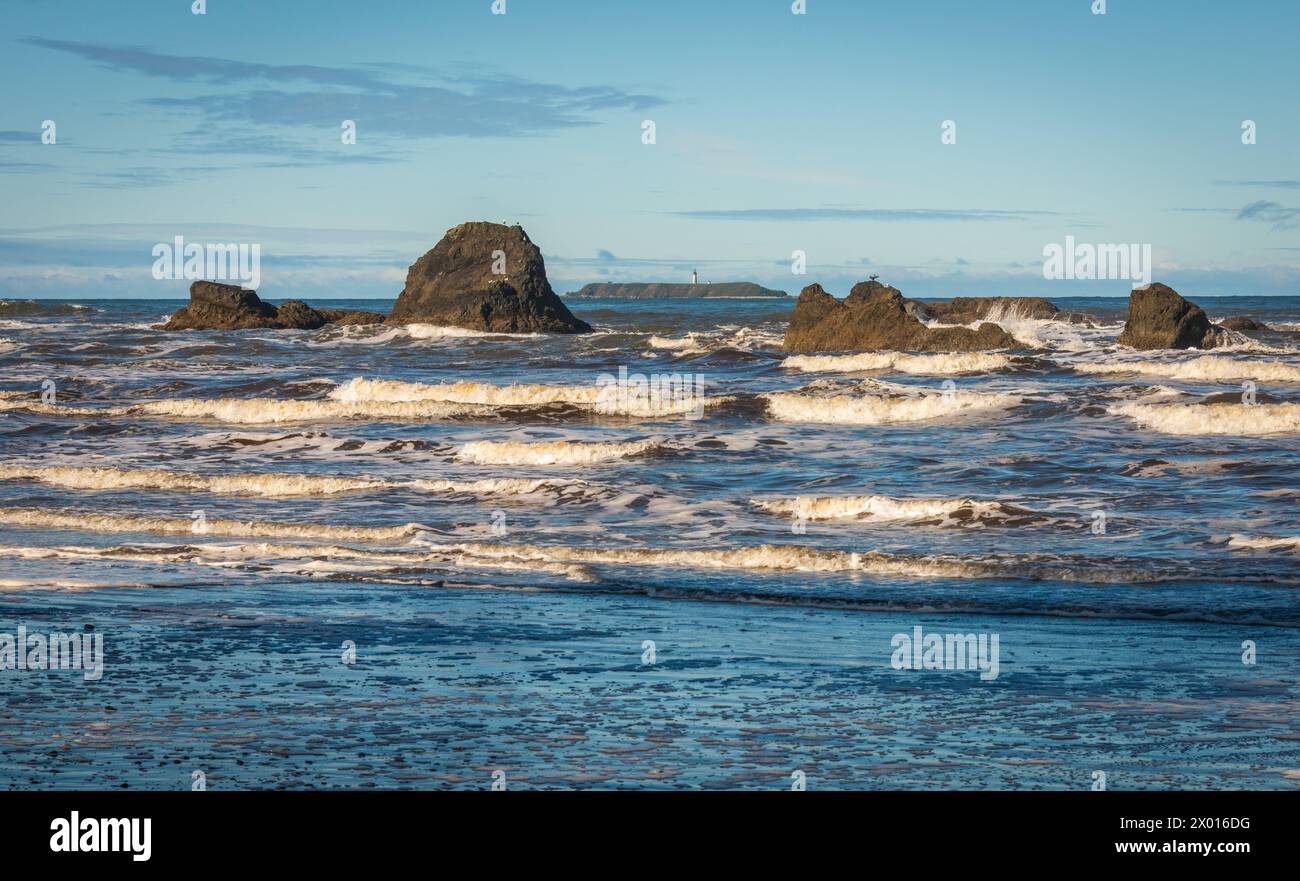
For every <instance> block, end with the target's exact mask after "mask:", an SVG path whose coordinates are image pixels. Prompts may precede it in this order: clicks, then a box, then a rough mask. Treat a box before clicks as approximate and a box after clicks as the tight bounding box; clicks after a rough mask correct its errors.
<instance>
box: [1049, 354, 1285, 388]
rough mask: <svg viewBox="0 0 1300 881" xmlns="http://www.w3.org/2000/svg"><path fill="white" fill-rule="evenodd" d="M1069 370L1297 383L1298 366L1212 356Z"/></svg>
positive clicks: (1081, 365) (1077, 366) (1075, 366)
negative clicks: (1187, 359)
mask: <svg viewBox="0 0 1300 881" xmlns="http://www.w3.org/2000/svg"><path fill="white" fill-rule="evenodd" d="M1069 366H1070V367H1072V368H1073V369H1074V370H1076V371H1078V372H1079V373H1090V374H1094V375H1100V376H1109V375H1114V374H1136V375H1140V376H1163V377H1168V378H1170V379H1183V380H1207V381H1214V380H1239V379H1253V380H1256V381H1259V382H1300V365H1296V364H1285V363H1281V362H1278V361H1241V360H1237V359H1235V358H1224V357H1220V356H1216V355H1205V356H1202V357H1199V358H1193V359H1191V360H1190V361H1117V362H1110V363H1105V364H1088V363H1075V364H1071V365H1069Z"/></svg>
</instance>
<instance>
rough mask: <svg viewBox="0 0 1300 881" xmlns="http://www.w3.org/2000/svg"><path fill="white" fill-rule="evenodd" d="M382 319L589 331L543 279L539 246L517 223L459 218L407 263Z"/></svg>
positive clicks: (476, 327)
mask: <svg viewBox="0 0 1300 881" xmlns="http://www.w3.org/2000/svg"><path fill="white" fill-rule="evenodd" d="M388 323H389V324H437V325H443V326H451V327H464V328H469V329H470V330H482V331H491V332H493V333H538V332H543V333H589V332H590V331H591V326H590V325H589V324H587V322H585V321H581V320H579V319H577V318H574V317H573V313H571V312H570V311H569V309H568V307H567V306H565V305H564V303H563V302H561V301H560V298H559V297H558V296H556V294H555V291H553V290H551V285H550V282H548V281H547V280H546V265H545V264H544V263H543V262H542V252H541V251H540V250H538V248H537V246H536V245H534V244H533V243H532V241H531V240H530V239H529V238H528V233H526V232H524V230H523V228H522V227H519V226H503V225H502V224H499V223H462V224H461V225H460V226H455V227H452V228H451V229H449V230H447V234H446V235H445V236H443V237H442V241H440V242H438V244H437V245H436V246H435V247H434V249H433V250H432V251H430V252H429V253H427V254H425V255H424V256H423V257H421V258H420V259H419V260H417V261H415V262H414V263H413V264H411V268H410V269H409V270H407V272H406V287H405V288H404V289H403V290H402V293H401V296H399V297H398V298H397V305H395V306H394V307H393V311H392V312H391V313H390V314H389V316H388Z"/></svg>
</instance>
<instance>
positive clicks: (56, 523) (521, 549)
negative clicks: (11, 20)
mask: <svg viewBox="0 0 1300 881" xmlns="http://www.w3.org/2000/svg"><path fill="white" fill-rule="evenodd" d="M0 523H2V524H5V525H8V526H20V527H35V528H42V529H60V530H69V531H82V532H86V531H90V532H106V533H136V532H158V533H164V534H191V535H193V534H195V527H194V522H193V521H191V520H182V519H179V518H166V517H139V516H129V515H120V514H92V513H82V512H52V511H42V510H36V509H31V508H0ZM199 534H200V535H222V536H253V537H260V538H274V539H301V540H320V541H330V542H338V541H360V542H373V543H381V544H382V543H390V544H391V543H395V542H400V543H403V544H404V545H405V549H404V550H402V551H400V552H388V551H366V550H358V549H353V548H346V547H318V546H311V547H297V548H276V547H270V546H267V545H257V546H252V548H251V552H252V553H253V554H254V555H257V556H263V557H264V556H274V555H276V554H286V553H291V554H297V555H299V556H308V557H330V558H342V559H353V560H357V561H361V562H365V563H367V564H368V565H367V567H366V569H367V571H369V572H371V573H372V574H374V575H376V576H382V575H383V574H384V573H385V572H390V571H391V570H392V569H393V567H394V566H395V565H397V564H420V563H428V562H431V561H433V560H442V561H447V560H450V561H452V562H453V563H457V564H464V565H469V566H472V565H475V564H478V563H483V562H497V563H505V564H510V565H516V566H519V567H520V568H529V567H537V566H578V567H586V566H628V567H646V568H651V569H658V568H663V567H672V568H685V569H695V570H706V571H747V572H803V573H824V574H835V573H860V574H864V575H878V576H885V577H897V578H939V579H942V578H994V577H1002V578H1018V579H1030V580H1043V579H1050V580H1062V581H1080V582H1088V583H1118V584H1124V583H1132V582H1145V581H1156V580H1164V579H1167V578H1171V577H1177V574H1178V573H1174V572H1161V571H1158V570H1156V569H1143V568H1138V567H1131V566H1103V565H1098V564H1097V563H1096V562H1094V561H1090V560H1086V559H1081V560H1069V559H1065V560H1062V559H1057V558H1043V557H1037V556H1033V555H1019V556H1011V557H1006V558H996V557H982V558H979V559H973V558H960V557H939V556H925V555H920V554H895V553H886V552H881V551H863V552H850V551H840V550H822V549H817V548H810V547H805V546H801V545H772V544H762V545H754V546H748V547H733V548H708V549H673V548H646V547H640V548H638V547H578V546H568V545H529V544H494V543H486V542H457V543H452V542H440V541H433V540H432V532H431V530H429V529H428V528H427V527H424V526H421V525H420V524H417V523H407V524H404V525H401V526H392V527H374V526H333V525H325V524H307V523H302V524H289V523H267V522H261V521H249V522H240V521H234V520H222V519H214V520H208V521H206V525H205V530H204V532H202V533H199ZM208 547H211V546H208ZM218 547H219V546H218ZM414 548H423V549H425V554H428V555H433V556H431V557H430V556H425V555H422V554H421V553H418V552H416V551H415V550H413V549H414ZM206 549H207V548H199V549H196V548H193V547H188V546H183V547H180V548H172V549H167V550H168V551H169V552H170V553H172V554H173V557H172V559H187V558H189V557H192V556H193V555H194V554H196V553H200V552H202V551H203V550H206ZM69 550H71V551H73V552H76V553H82V554H89V555H96V554H98V555H103V554H111V553H115V552H116V553H123V554H127V555H128V558H130V559H138V558H139V556H140V554H139V551H136V550H131V549H121V548H117V549H114V548H79V549H66V548H22V547H7V548H0V555H3V554H10V555H23V556H40V555H42V554H58V553H63V552H68V551H69ZM1183 574H1184V575H1185V574H1186V573H1183ZM381 580H382V579H381Z"/></svg>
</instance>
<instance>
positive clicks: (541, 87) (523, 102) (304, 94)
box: [24, 37, 666, 138]
mask: <svg viewBox="0 0 1300 881" xmlns="http://www.w3.org/2000/svg"><path fill="white" fill-rule="evenodd" d="M24 42H26V43H28V44H29V45H33V46H39V47H42V48H45V49H50V50H53V51H57V52H64V53H68V54H72V55H76V56H78V57H80V58H83V59H85V60H87V61H90V62H93V63H94V64H97V65H99V66H102V67H105V68H108V69H111V70H116V71H122V72H129V73H135V74H140V75H144V76H149V77H155V78H159V79H164V80H168V81H171V82H176V83H204V84H211V85H224V86H230V85H235V84H240V85H241V86H244V85H247V86H252V87H251V88H243V89H229V90H226V91H221V92H213V93H209V94H206V95H197V96H195V95H187V96H185V97H172V96H160V97H156V98H152V99H148V100H147V101H146V103H148V104H151V105H153V106H155V107H160V108H165V109H167V110H169V111H171V110H179V111H193V112H197V113H199V114H201V115H202V116H204V117H205V119H206V120H208V121H220V122H223V123H229V122H231V121H235V122H242V123H246V124H249V125H255V126H267V125H278V126H312V127H319V126H322V125H331V126H337V125H338V124H339V120H342V119H354V120H356V121H357V125H358V128H359V129H364V130H368V131H370V132H378V133H385V134H391V135H396V136H401V137H411V138H443V137H518V136H525V135H536V134H540V133H544V132H548V131H554V130H561V129H570V128H575V127H581V126H590V125H595V124H597V121H596V119H595V118H594V117H595V116H596V115H598V114H601V113H605V112H609V111H618V110H629V111H641V110H646V109H649V108H651V107H657V106H660V105H662V104H664V103H666V102H665V101H664V99H662V98H659V97H657V96H654V95H647V94H639V93H635V92H629V91H625V90H623V89H619V88H616V87H613V86H606V85H590V86H579V87H572V88H571V87H567V86H559V85H555V84H551V83H543V82H538V81H535V80H528V79H523V78H518V77H510V76H504V75H499V74H497V75H493V74H483V75H476V76H447V75H443V74H440V73H438V72H436V71H434V70H423V71H421V70H419V69H418V68H416V69H412V68H410V67H409V66H408V67H403V68H400V69H394V68H392V67H391V66H388V67H385V66H377V65H369V66H351V67H345V66H334V67H329V66H317V65H277V64H257V63H251V62H246V61H236V60H232V59H226V58H214V57H211V56H201V55H190V56H186V55H167V54H163V53H160V52H155V51H153V50H150V49H146V48H141V47H132V46H109V45H100V44H95V43H81V42H73V41H69V40H54V39H47V38H43V37H29V38H27V39H26V40H24ZM398 72H401V73H405V74H408V75H411V76H412V77H413V78H415V79H416V80H417V81H414V82H412V81H409V80H402V79H398V78H397V77H396V76H395V74H396V73H398ZM289 86H294V87H295V88H287V87H289Z"/></svg>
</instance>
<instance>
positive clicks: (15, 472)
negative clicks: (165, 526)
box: [0, 465, 582, 498]
mask: <svg viewBox="0 0 1300 881" xmlns="http://www.w3.org/2000/svg"><path fill="white" fill-rule="evenodd" d="M0 480H36V481H40V482H41V483H45V484H49V485H51V486H60V487H66V488H68V489H85V490H114V489H163V490H177V491H183V492H210V493H218V494H226V495H253V496H266V497H275V498H290V497H295V496H330V495H337V494H339V493H349V492H366V491H373V490H382V489H393V488H403V487H405V488H411V489H417V490H421V491H424V492H433V493H449V494H450V493H466V494H471V495H481V496H496V495H529V494H531V493H535V492H538V491H541V490H546V489H564V488H567V487H569V486H572V485H578V486H580V485H582V483H581V481H571V480H544V479H542V480H526V479H518V478H496V479H488V480H413V481H406V482H397V481H390V480H382V479H375V478H358V477H324V476H317V475H310V474H229V475H206V474H190V473H186V472H182V471H164V470H161V469H123V468H79V467H73V466H51V467H35V466H27V465H4V466H0Z"/></svg>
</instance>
